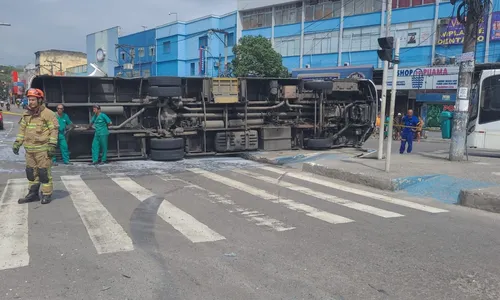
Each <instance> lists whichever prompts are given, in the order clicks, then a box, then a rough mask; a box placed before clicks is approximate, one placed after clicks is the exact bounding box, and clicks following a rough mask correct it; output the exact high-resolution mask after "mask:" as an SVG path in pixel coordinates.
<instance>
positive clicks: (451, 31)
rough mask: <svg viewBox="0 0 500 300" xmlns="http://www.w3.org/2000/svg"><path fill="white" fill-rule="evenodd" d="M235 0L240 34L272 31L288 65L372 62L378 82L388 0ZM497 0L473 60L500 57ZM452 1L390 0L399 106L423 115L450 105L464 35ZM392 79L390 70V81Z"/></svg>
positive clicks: (315, 66) (398, 109)
mask: <svg viewBox="0 0 500 300" xmlns="http://www.w3.org/2000/svg"><path fill="white" fill-rule="evenodd" d="M237 1H238V2H237V7H238V17H237V22H238V25H237V27H238V34H237V37H238V39H239V38H240V37H242V36H246V35H262V36H264V37H267V38H269V39H270V40H271V42H272V44H273V46H274V48H275V50H276V51H277V52H279V53H280V54H281V55H282V56H283V63H284V65H285V66H286V67H287V68H288V69H289V70H291V71H292V73H294V74H298V73H299V72H297V69H299V70H300V69H303V68H310V69H311V71H308V73H314V72H313V70H317V72H318V73H321V72H324V70H325V69H329V70H333V69H331V68H332V67H339V66H362V65H372V66H374V67H375V70H374V72H373V79H374V81H375V83H376V84H377V85H378V86H379V88H380V85H381V78H382V74H381V73H382V72H381V70H380V69H381V68H382V62H381V61H380V60H379V59H378V55H377V51H376V50H377V49H378V48H379V46H378V42H377V39H378V38H380V37H383V36H385V24H384V23H385V3H386V1H385V0H301V1H291V0H266V1H263V0H237ZM499 4H500V3H499V2H498V1H494V5H493V13H491V14H488V18H487V19H486V20H485V21H484V23H483V24H482V25H480V29H479V34H478V43H477V47H476V52H475V53H476V60H477V62H478V63H483V62H498V61H500V29H497V28H500V12H499V10H500V5H499ZM457 6H458V5H457ZM457 6H455V7H454V6H453V5H451V4H450V2H449V1H447V0H444V1H443V0H393V6H392V7H393V11H392V19H391V20H392V24H391V34H390V35H391V36H394V37H396V38H399V39H400V41H401V52H400V60H401V63H400V72H399V76H400V77H399V79H398V82H397V86H398V94H397V96H396V112H405V111H406V109H408V108H414V109H417V110H420V109H421V112H422V116H425V114H426V113H425V112H426V111H433V112H436V111H439V109H449V106H450V105H453V103H454V99H455V94H456V89H457V83H458V66H457V64H456V59H457V57H458V55H460V54H461V53H462V41H463V37H464V27H463V25H461V24H460V23H459V22H457V19H456V17H455V16H454V15H453V13H455V14H456V11H457ZM335 72H336V71H335V70H333V71H332V74H333V73H335ZM346 73H347V72H346ZM326 75H328V76H330V75H329V74H326ZM326 75H325V76H326ZM322 76H323V75H322ZM391 80H392V78H391V76H390V74H389V86H391V85H390V82H391ZM431 95H432V97H431ZM388 96H389V93H388ZM437 107H440V108H437Z"/></svg>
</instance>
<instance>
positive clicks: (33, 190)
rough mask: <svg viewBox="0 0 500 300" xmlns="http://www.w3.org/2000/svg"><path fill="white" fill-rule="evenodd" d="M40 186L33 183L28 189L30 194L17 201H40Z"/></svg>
mask: <svg viewBox="0 0 500 300" xmlns="http://www.w3.org/2000/svg"><path fill="white" fill-rule="evenodd" d="M39 188H40V185H39V184H34V185H32V186H31V187H30V189H29V190H28V194H27V195H26V196H25V197H24V198H21V199H19V200H17V203H19V204H23V203H28V202H35V201H39V200H40V196H39V195H38V189H39Z"/></svg>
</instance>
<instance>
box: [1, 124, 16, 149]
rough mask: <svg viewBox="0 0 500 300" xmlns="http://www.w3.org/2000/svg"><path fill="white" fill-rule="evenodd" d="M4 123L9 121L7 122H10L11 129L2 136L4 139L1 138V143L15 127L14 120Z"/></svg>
mask: <svg viewBox="0 0 500 300" xmlns="http://www.w3.org/2000/svg"><path fill="white" fill-rule="evenodd" d="M4 123H7V124H9V123H10V129H9V130H8V131H7V132H6V133H5V134H4V135H3V136H2V139H1V140H0V144H1V143H3V142H4V141H5V140H6V139H7V138H8V137H9V134H10V133H11V132H12V130H13V129H14V123H13V122H4Z"/></svg>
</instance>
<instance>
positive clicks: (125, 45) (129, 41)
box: [115, 28, 157, 77]
mask: <svg viewBox="0 0 500 300" xmlns="http://www.w3.org/2000/svg"><path fill="white" fill-rule="evenodd" d="M155 44H156V29H155V28H152V29H149V30H143V31H140V32H136V33H133V34H129V35H125V36H121V37H119V38H118V44H117V45H116V46H115V48H116V54H117V56H118V65H117V66H116V67H115V76H120V77H149V76H155V75H156V74H157V73H156V47H155Z"/></svg>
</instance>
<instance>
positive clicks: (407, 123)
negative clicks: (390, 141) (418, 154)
mask: <svg viewBox="0 0 500 300" xmlns="http://www.w3.org/2000/svg"><path fill="white" fill-rule="evenodd" d="M401 123H402V125H403V126H404V127H403V130H402V131H401V147H400V148H399V153H400V154H403V153H405V150H406V142H408V149H407V151H406V152H408V153H411V151H412V150H413V133H414V132H415V131H416V127H417V126H418V125H419V124H420V120H419V119H418V118H417V117H416V116H414V115H413V110H412V109H409V110H408V114H407V115H406V116H404V117H403V119H402V120H401Z"/></svg>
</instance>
